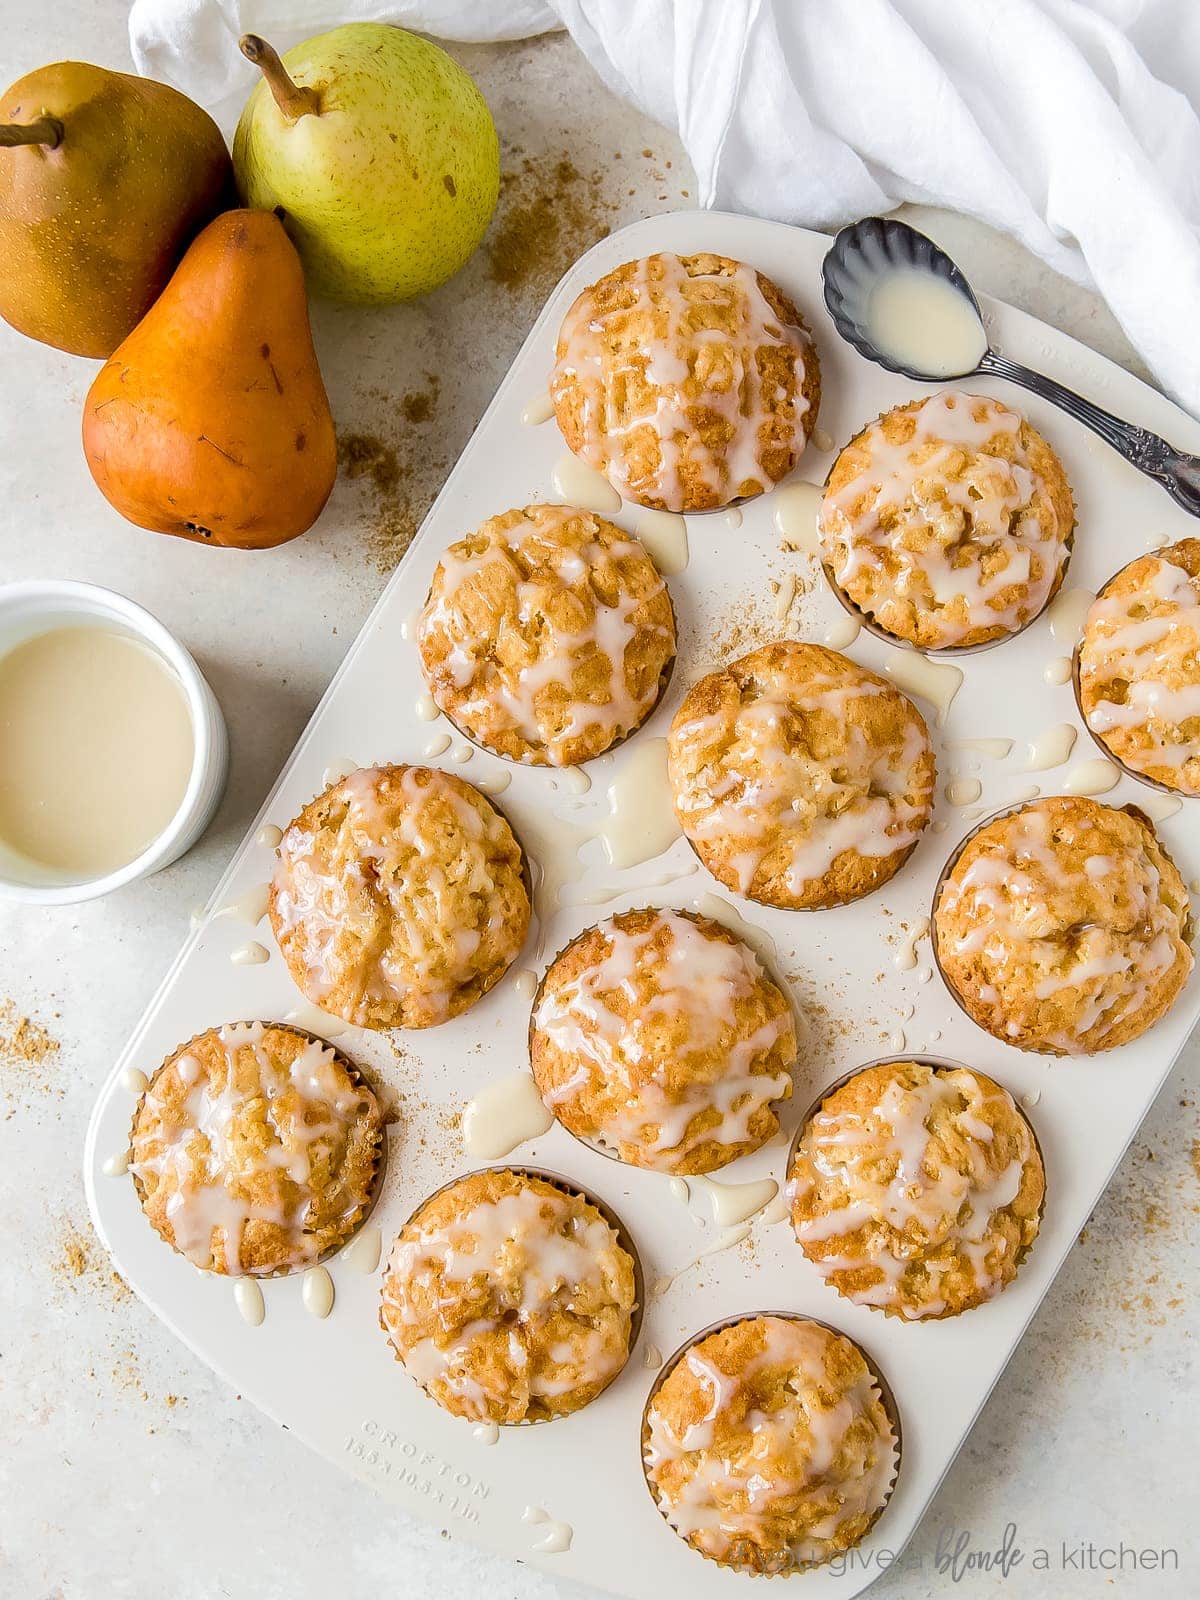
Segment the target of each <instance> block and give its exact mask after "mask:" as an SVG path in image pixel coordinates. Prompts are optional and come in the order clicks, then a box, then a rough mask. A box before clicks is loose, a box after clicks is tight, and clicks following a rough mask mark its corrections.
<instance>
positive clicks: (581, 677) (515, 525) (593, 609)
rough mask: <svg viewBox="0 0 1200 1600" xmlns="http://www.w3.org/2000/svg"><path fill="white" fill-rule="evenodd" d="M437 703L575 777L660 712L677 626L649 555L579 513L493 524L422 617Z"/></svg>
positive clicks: (425, 659) (518, 757) (450, 564)
mask: <svg viewBox="0 0 1200 1600" xmlns="http://www.w3.org/2000/svg"><path fill="white" fill-rule="evenodd" d="M420 651H421V665H422V668H423V670H424V673H425V677H426V679H427V681H428V683H429V687H430V691H431V692H432V694H433V698H434V700H435V701H436V702H437V704H438V705H439V706H440V707H441V709H442V710H443V711H444V712H445V713H446V715H447V716H448V717H449V718H450V720H451V721H452V722H453V723H454V724H455V725H456V726H457V727H459V728H460V729H461V730H462V731H463V732H464V733H465V734H466V735H467V736H468V737H469V738H472V739H475V740H477V741H478V742H479V743H480V744H483V745H486V746H487V748H488V749H489V750H494V751H495V752H496V754H497V755H501V756H507V757H508V758H509V759H510V760H514V761H525V762H532V763H535V764H539V765H550V766H572V765H575V764H576V763H578V762H581V761H590V760H591V759H592V758H593V757H594V756H598V755H602V754H603V753H604V751H605V750H607V749H608V748H609V747H610V746H611V745H613V744H615V743H616V742H617V740H619V739H623V738H624V737H625V736H626V735H627V734H629V733H632V732H633V730H634V729H635V728H637V727H640V725H641V724H642V722H643V721H644V720H645V719H646V717H647V716H649V714H650V712H651V711H652V710H653V709H654V707H655V705H656V704H657V702H658V698H659V694H660V692H661V690H662V686H663V683H664V682H665V680H666V675H667V671H668V668H669V666H670V663H671V661H672V659H673V658H674V654H675V619H674V615H673V613H672V611H671V602H670V598H669V596H668V594H667V588H666V585H665V584H664V583H663V580H662V578H661V577H660V576H659V573H658V571H657V569H656V567H655V565H654V563H653V561H651V559H650V557H649V555H648V554H647V553H646V551H645V549H644V548H643V547H642V545H641V544H639V543H638V541H637V540H636V539H631V538H629V537H628V536H627V535H626V534H624V533H623V532H622V531H621V529H620V528H617V527H614V526H613V524H612V523H610V522H605V521H604V520H603V519H602V518H600V517H595V516H592V515H590V514H589V513H588V512H586V511H578V510H576V509H574V508H573V507H571V506H548V505H533V506H526V507H525V509H524V510H523V511H508V512H505V513H504V514H503V515H502V516H497V517H490V518H489V519H488V521H487V522H485V523H484V524H483V525H482V527H480V528H479V529H478V530H477V531H476V532H475V533H473V534H471V535H470V536H469V537H468V538H466V539H463V540H460V541H459V543H457V544H454V545H451V546H450V548H449V549H448V550H447V551H446V553H445V554H444V555H443V556H442V559H441V560H440V561H439V563H438V566H437V570H436V572H435V573H434V576H433V584H432V586H431V588H430V592H429V599H428V600H427V601H426V604H425V608H424V611H423V612H422V614H421V623H420Z"/></svg>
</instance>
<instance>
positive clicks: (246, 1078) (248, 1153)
mask: <svg viewBox="0 0 1200 1600" xmlns="http://www.w3.org/2000/svg"><path fill="white" fill-rule="evenodd" d="M382 1139H383V1118H382V1114H381V1112H380V1109H379V1105H378V1103H377V1101H376V1099H375V1096H374V1095H373V1094H372V1093H371V1091H370V1090H369V1089H368V1088H367V1087H366V1086H365V1085H364V1084H363V1083H362V1082H361V1081H360V1080H359V1079H358V1076H357V1074H356V1073H354V1072H353V1070H352V1069H351V1067H350V1065H349V1063H348V1062H347V1061H346V1060H345V1059H344V1058H343V1057H341V1056H339V1055H338V1054H337V1052H336V1051H334V1050H332V1049H330V1047H329V1046H328V1045H326V1044H323V1043H322V1042H321V1040H320V1039H313V1038H310V1037H309V1036H308V1035H306V1034H301V1033H300V1032H299V1030H297V1029H293V1028H283V1027H273V1026H271V1025H269V1024H264V1023H261V1022H240V1023H227V1024H226V1025H225V1026H224V1027H222V1028H213V1029H210V1030H209V1031H208V1032H207V1033H203V1034H200V1035H198V1037H197V1038H195V1039H193V1040H192V1041H191V1043H190V1044H187V1045H185V1046H183V1047H182V1049H180V1050H177V1051H176V1052H175V1053H174V1054H173V1055H171V1056H169V1057H168V1058H167V1060H166V1061H165V1062H164V1063H163V1065H162V1066H161V1067H160V1068H159V1070H158V1071H157V1072H156V1073H155V1074H154V1077H153V1078H152V1080H151V1082H150V1085H149V1087H148V1088H147V1089H146V1091H145V1093H144V1095H143V1096H142V1099H141V1101H140V1102H139V1104H138V1108H137V1110H136V1112H135V1113H134V1119H133V1129H132V1134H131V1140H132V1161H131V1163H130V1171H131V1172H132V1173H133V1178H134V1183H135V1185H136V1187H137V1191H138V1195H139V1198H140V1199H141V1202H142V1208H143V1210H144V1211H145V1212H146V1215H147V1216H148V1217H149V1219H150V1221H151V1223H152V1224H153V1225H154V1227H155V1229H156V1230H157V1231H158V1232H159V1233H160V1234H161V1235H162V1237H163V1238H164V1239H165V1240H166V1241H167V1243H168V1244H171V1245H173V1246H174V1248H175V1249H176V1250H178V1251H179V1252H180V1254H181V1255H185V1256H187V1258H188V1260H189V1261H191V1262H193V1263H194V1264H195V1265H196V1266H198V1267H201V1268H203V1269H204V1270H205V1271H208V1272H219V1273H228V1274H231V1275H238V1274H242V1273H254V1274H264V1273H273V1272H292V1271H296V1270H298V1269H299V1268H301V1267H305V1266H309V1265H310V1264H311V1263H312V1262H314V1261H315V1260H316V1259H317V1258H318V1257H319V1256H321V1255H324V1254H325V1253H326V1252H328V1251H329V1250H332V1249H334V1248H336V1246H337V1245H339V1244H341V1243H343V1242H344V1241H345V1240H346V1239H348V1238H349V1236H350V1234H351V1233H352V1232H353V1231H354V1228H355V1227H356V1226H357V1224H358V1222H359V1221H360V1220H361V1218H362V1217H363V1216H364V1215H365V1213H366V1210H367V1208H368V1206H369V1205H370V1201H371V1193H372V1189H373V1186H374V1182H375V1176H376V1172H377V1169H378V1165H379V1159H380V1149H381V1144H382Z"/></svg>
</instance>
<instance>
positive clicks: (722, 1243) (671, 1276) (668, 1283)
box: [650, 1222, 752, 1300]
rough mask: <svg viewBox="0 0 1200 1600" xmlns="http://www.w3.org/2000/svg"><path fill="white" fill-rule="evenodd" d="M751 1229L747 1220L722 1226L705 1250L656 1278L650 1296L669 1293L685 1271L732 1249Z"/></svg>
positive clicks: (657, 1296)
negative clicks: (729, 1225) (733, 1224)
mask: <svg viewBox="0 0 1200 1600" xmlns="http://www.w3.org/2000/svg"><path fill="white" fill-rule="evenodd" d="M751 1231H752V1225H751V1224H750V1223H749V1222H739V1223H737V1224H736V1225H735V1226H733V1227H731V1228H722V1230H721V1232H720V1233H719V1234H718V1235H717V1237H716V1239H715V1241H714V1242H713V1243H712V1244H710V1245H709V1246H708V1248H707V1249H706V1250H701V1251H700V1253H699V1254H698V1255H694V1256H693V1257H692V1259H691V1260H690V1261H685V1262H684V1264H683V1266H681V1267H678V1268H676V1270H675V1271H674V1272H669V1273H665V1274H664V1275H663V1276H662V1277H661V1278H657V1279H656V1280H655V1282H654V1285H653V1287H652V1288H651V1290H650V1295H651V1298H652V1299H654V1300H661V1299H662V1297H663V1295H665V1294H667V1293H669V1291H670V1289H671V1287H672V1285H674V1284H676V1283H678V1282H679V1280H680V1278H682V1277H683V1275H684V1273H685V1272H690V1271H691V1270H692V1268H693V1267H698V1266H699V1265H700V1263H701V1262H702V1261H705V1260H707V1259H708V1257H709V1256H719V1255H721V1254H722V1253H723V1252H724V1251H726V1250H732V1249H734V1248H735V1247H736V1246H737V1245H739V1244H741V1243H742V1242H743V1240H746V1239H748V1238H749V1237H750V1234H751Z"/></svg>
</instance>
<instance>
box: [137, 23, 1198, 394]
mask: <svg viewBox="0 0 1200 1600" xmlns="http://www.w3.org/2000/svg"><path fill="white" fill-rule="evenodd" d="M368 19H374V20H384V21H390V22H398V23H401V24H403V25H404V26H407V27H412V28H417V29H420V30H421V31H423V32H426V33H431V34H434V35H438V36H441V37H443V38H447V39H459V40H470V39H474V40H484V39H513V38H520V37H523V36H525V35H527V34H531V33H539V32H544V31H547V30H549V29H551V28H555V27H559V26H565V27H566V28H568V29H569V30H570V32H571V34H572V36H573V37H574V38H575V40H576V42H577V43H578V44H579V46H580V48H581V49H582V50H583V51H584V52H585V54H586V55H587V57H588V59H589V60H590V61H591V62H592V64H593V66H594V67H595V68H596V70H597V72H598V73H599V74H600V76H601V77H602V78H603V79H604V81H605V82H606V83H607V84H608V85H609V86H610V87H611V88H612V89H614V90H615V91H616V92H617V93H618V94H621V95H624V96H626V97H627V98H629V99H631V100H633V101H634V102H635V103H636V104H637V105H639V106H640V107H641V108H642V109H643V110H645V111H646V112H648V113H649V115H651V116H652V117H654V118H655V119H656V120H658V121H659V122H662V123H664V124H665V125H667V126H668V127H673V128H676V129H677V130H678V132H679V134H680V137H681V138H682V141H683V143H684V145H685V147H686V149H687V152H688V155H689V156H690V157H691V160H692V163H693V165H694V166H695V168H696V173H697V177H698V180H699V193H700V197H701V200H702V202H703V204H704V205H706V206H715V207H719V208H723V209H727V210H733V211H747V212H753V213H756V214H758V215H761V216H767V217H777V218H781V219H782V220H784V221H787V222H797V223H803V224H805V225H807V226H809V227H833V226H835V225H837V224H840V223H844V222H847V221H851V220H853V219H854V218H856V217H859V216H863V215H866V214H868V213H872V212H880V211H887V210H890V209H891V208H892V207H893V206H895V205H898V204H899V203H900V202H901V201H904V200H913V201H921V202H925V203H927V204H931V205H939V206H947V207H950V208H951V209H953V210H956V211H961V212H965V213H968V214H969V215H972V216H976V217H979V218H981V219H982V220H983V221H985V222H988V223H991V224H992V226H994V227H996V228H1000V229H1003V230H1005V231H1006V232H1008V233H1011V234H1014V235H1015V236H1016V237H1017V238H1018V239H1020V240H1021V242H1022V243H1023V244H1025V245H1026V246H1028V248H1029V249H1030V250H1032V251H1034V252H1035V253H1036V254H1037V255H1039V256H1041V258H1042V259H1043V260H1044V261H1047V262H1049V264H1050V265H1051V266H1053V267H1055V268H1057V269H1058V270H1059V271H1060V272H1064V273H1066V274H1068V275H1069V276H1071V277H1074V278H1076V279H1079V280H1081V281H1084V282H1089V281H1090V282H1091V283H1093V284H1095V286H1096V288H1097V289H1099V291H1100V293H1101V294H1102V295H1103V296H1104V298H1105V299H1106V300H1107V301H1108V303H1109V305H1110V306H1111V307H1112V309H1113V311H1114V313H1115V314H1116V316H1117V318H1118V320H1119V321H1120V323H1121V325H1122V326H1123V327H1124V329H1125V332H1126V334H1127V335H1128V336H1129V339H1130V341H1131V342H1132V343H1133V345H1134V346H1135V347H1136V348H1137V349H1138V350H1139V351H1140V352H1141V354H1142V356H1143V358H1144V359H1145V361H1146V363H1147V365H1148V366H1149V367H1150V369H1151V370H1152V371H1153V372H1154V373H1155V374H1156V376H1157V377H1158V379H1159V381H1160V382H1161V383H1162V385H1163V386H1164V388H1166V389H1167V390H1168V392H1170V393H1171V394H1173V395H1174V396H1175V397H1176V398H1177V399H1179V400H1180V401H1181V402H1182V403H1183V404H1184V405H1185V406H1186V407H1187V408H1188V409H1189V410H1191V411H1192V412H1194V413H1195V414H1196V415H1198V416H1200V0H135V3H134V5H133V8H132V12H131V14H130V20H129V30H130V40H131V44H132V48H133V57H134V61H135V62H136V64H137V67H138V70H139V71H140V72H143V73H147V74H149V75H151V76H153V77H156V78H165V79H167V80H168V81H169V82H171V83H174V84H176V85H178V86H179V87H180V88H182V89H184V90H186V91H187V92H188V93H190V94H192V95H193V96H195V97H196V98H197V99H199V100H200V101H202V102H203V103H204V104H206V105H209V106H211V107H213V108H215V109H218V110H224V111H225V112H226V113H229V112H230V111H231V110H232V109H235V107H236V101H237V100H240V98H241V96H242V95H244V94H245V93H246V92H247V90H248V88H249V86H250V84H251V82H252V80H253V69H252V68H250V67H249V66H248V64H247V63H246V62H245V61H243V60H242V58H241V56H240V55H239V54H238V51H237V46H236V41H237V37H238V35H239V34H241V33H243V32H245V31H246V30H247V29H253V30H255V31H259V32H262V33H264V34H266V35H268V36H269V37H270V38H271V40H272V42H273V43H275V44H277V45H281V46H282V45H286V44H289V43H294V42H295V41H296V40H297V39H300V38H305V37H308V36H309V35H311V34H313V33H318V32H320V31H322V30H323V29H326V28H330V27H335V26H337V24H338V23H341V22H349V21H354V20H368Z"/></svg>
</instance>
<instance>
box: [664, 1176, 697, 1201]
mask: <svg viewBox="0 0 1200 1600" xmlns="http://www.w3.org/2000/svg"><path fill="white" fill-rule="evenodd" d="M668 1188H669V1189H670V1191H671V1199H672V1200H678V1201H679V1203H680V1205H684V1206H685V1205H687V1203H688V1201H689V1200H690V1199H691V1197H692V1191H691V1189H690V1188H689V1187H688V1181H687V1179H686V1178H672V1179H671V1182H670V1184H669V1185H668Z"/></svg>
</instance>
